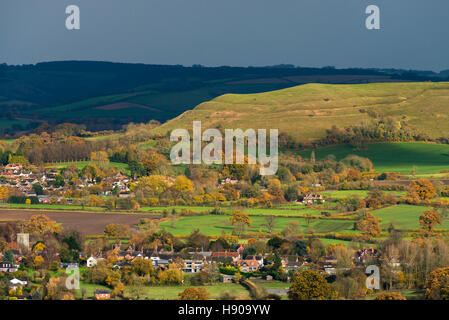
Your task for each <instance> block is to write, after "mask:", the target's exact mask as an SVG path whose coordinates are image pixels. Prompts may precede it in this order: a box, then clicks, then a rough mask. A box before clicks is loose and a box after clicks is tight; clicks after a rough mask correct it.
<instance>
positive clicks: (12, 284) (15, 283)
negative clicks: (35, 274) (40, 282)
mask: <svg viewBox="0 0 449 320" xmlns="http://www.w3.org/2000/svg"><path fill="white" fill-rule="evenodd" d="M27 283H28V282H27V281H22V280H19V279H16V278H14V279H12V280H10V281H9V287H10V288H11V289H13V290H16V289H17V288H18V287H19V286H21V287H22V288H23V287H25V286H26V285H27Z"/></svg>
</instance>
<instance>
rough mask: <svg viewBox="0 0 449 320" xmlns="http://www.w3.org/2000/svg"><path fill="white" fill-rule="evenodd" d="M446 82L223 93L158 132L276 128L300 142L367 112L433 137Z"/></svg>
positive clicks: (440, 128)
mask: <svg viewBox="0 0 449 320" xmlns="http://www.w3.org/2000/svg"><path fill="white" fill-rule="evenodd" d="M448 107H449V83H448V82H441V83H432V82H420V83H374V84H348V85H333V84H306V85H302V86H295V87H292V88H287V89H282V90H277V91H271V92H264V93H256V94H225V95H222V96H220V97H218V98H215V99H213V100H211V101H209V102H205V103H202V104H200V105H198V106H197V107H196V108H195V109H193V110H189V111H186V112H184V113H183V114H182V115H180V116H178V117H177V118H175V119H173V120H171V121H168V122H167V123H166V124H164V125H163V126H162V127H161V128H160V129H159V130H162V131H167V130H171V129H174V128H191V127H192V121H194V120H201V121H203V123H204V124H203V127H205V126H207V127H216V126H219V125H221V126H222V127H224V128H242V129H244V128H267V129H268V128H277V129H279V131H280V132H286V133H289V134H291V135H292V136H294V137H296V138H299V139H301V140H313V139H316V138H321V137H323V136H324V135H325V132H326V129H330V128H331V127H332V126H333V125H336V126H339V127H344V126H349V125H356V124H360V123H361V122H362V121H364V120H369V119H370V116H369V115H368V112H369V111H373V112H376V113H377V114H378V115H384V116H393V117H397V118H398V120H403V121H404V120H405V121H407V122H408V123H409V124H410V125H412V126H413V127H414V128H416V129H418V130H422V131H423V132H425V133H427V134H428V135H429V136H431V137H440V136H444V135H446V134H447V132H448V131H449V122H448V120H449V114H448V112H447V108H448Z"/></svg>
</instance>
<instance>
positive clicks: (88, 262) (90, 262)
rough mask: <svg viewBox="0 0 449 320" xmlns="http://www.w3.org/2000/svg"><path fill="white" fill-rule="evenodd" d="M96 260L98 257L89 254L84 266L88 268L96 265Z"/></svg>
mask: <svg viewBox="0 0 449 320" xmlns="http://www.w3.org/2000/svg"><path fill="white" fill-rule="evenodd" d="M97 262H98V259H96V258H94V257H93V256H90V258H89V259H87V260H86V266H87V267H88V268H92V267H93V266H96V265H97Z"/></svg>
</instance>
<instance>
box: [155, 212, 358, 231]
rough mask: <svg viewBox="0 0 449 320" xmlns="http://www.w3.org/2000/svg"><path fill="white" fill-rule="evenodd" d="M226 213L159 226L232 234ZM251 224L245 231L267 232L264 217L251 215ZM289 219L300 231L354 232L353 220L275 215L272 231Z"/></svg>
mask: <svg viewBox="0 0 449 320" xmlns="http://www.w3.org/2000/svg"><path fill="white" fill-rule="evenodd" d="M229 218H230V216H228V215H224V216H222V215H204V216H191V217H180V218H177V219H175V220H168V221H163V222H162V223H161V227H163V228H165V229H166V230H167V231H168V232H170V233H172V234H174V235H189V234H190V233H191V232H192V230H194V229H197V228H198V229H200V230H201V232H202V233H203V234H205V235H221V234H223V233H225V234H232V230H234V226H233V225H232V224H231V222H230V221H229ZM250 218H251V222H252V224H251V226H249V227H248V230H247V232H258V231H262V232H268V231H269V230H268V228H267V226H266V225H265V224H266V223H267V220H266V218H265V217H260V216H252V217H250ZM289 221H297V222H298V223H299V225H300V228H301V232H303V233H304V232H306V231H307V230H309V229H313V230H314V231H315V232H317V233H326V232H341V233H354V232H357V231H355V230H354V228H353V225H354V221H344V220H343V221H342V220H316V219H312V220H310V224H307V220H306V219H304V218H289V217H288V218H285V217H276V218H275V226H274V228H273V231H274V232H281V231H282V230H283V229H284V228H285V226H286V225H287V223H288V222H289Z"/></svg>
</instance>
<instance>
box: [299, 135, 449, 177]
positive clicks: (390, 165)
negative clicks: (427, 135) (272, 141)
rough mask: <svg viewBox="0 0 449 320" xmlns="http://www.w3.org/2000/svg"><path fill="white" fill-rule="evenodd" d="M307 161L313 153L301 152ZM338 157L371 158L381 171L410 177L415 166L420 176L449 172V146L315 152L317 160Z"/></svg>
mask: <svg viewBox="0 0 449 320" xmlns="http://www.w3.org/2000/svg"><path fill="white" fill-rule="evenodd" d="M298 154H299V155H301V156H302V157H304V158H310V154H311V151H310V150H309V151H300V152H298ZM330 154H332V155H334V156H335V157H336V158H337V160H341V159H343V158H344V157H346V156H348V155H350V154H356V155H359V156H361V157H365V158H369V159H370V160H371V161H372V162H373V164H374V169H375V170H376V171H378V172H399V173H402V174H410V171H412V170H413V167H414V166H415V169H416V173H417V174H433V173H438V172H440V171H441V170H449V145H443V144H431V143H418V142H403V143H372V144H368V145H367V146H366V149H365V150H356V149H354V148H353V147H351V146H347V145H344V146H330V147H323V148H319V149H316V150H315V157H316V159H323V158H325V157H326V156H328V155H330ZM445 175H449V174H445Z"/></svg>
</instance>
